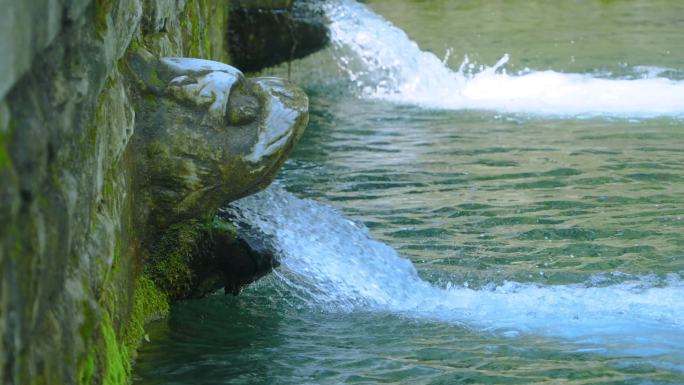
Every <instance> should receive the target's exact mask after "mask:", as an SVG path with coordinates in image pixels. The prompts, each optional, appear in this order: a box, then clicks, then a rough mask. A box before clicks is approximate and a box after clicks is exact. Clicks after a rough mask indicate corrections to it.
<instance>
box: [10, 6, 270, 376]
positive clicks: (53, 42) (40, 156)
mask: <svg viewBox="0 0 684 385" xmlns="http://www.w3.org/2000/svg"><path fill="white" fill-rule="evenodd" d="M265 6H267V5H265ZM0 9H2V10H3V12H2V13H1V15H0V32H1V33H0V52H3V54H2V55H0V68H2V69H3V71H2V73H1V74H0V336H1V338H2V345H1V348H0V381H2V383H3V384H76V383H78V384H122V383H126V382H127V381H128V379H129V374H130V368H131V366H130V362H131V359H132V358H133V356H134V355H135V349H136V347H137V345H138V343H139V341H140V339H141V337H142V336H143V333H144V331H143V325H144V323H145V322H147V321H149V320H151V319H154V318H157V317H161V316H164V314H165V313H167V312H168V306H169V304H168V294H167V293H166V292H165V291H164V290H160V288H159V284H158V283H156V282H155V281H154V280H153V279H152V278H154V277H152V278H150V275H149V274H145V273H144V272H145V271H146V267H145V261H146V260H148V259H149V258H150V254H154V252H152V251H150V247H149V245H150V244H153V243H154V241H155V239H156V238H162V235H163V233H164V229H159V228H150V227H149V226H148V225H147V222H146V221H145V220H144V218H141V216H144V215H143V213H141V209H140V208H141V207H142V206H141V203H140V202H144V200H145V199H147V197H146V196H145V194H144V193H143V192H141V191H140V189H139V188H138V185H137V183H138V181H136V180H135V178H133V177H132V175H135V173H136V170H137V169H138V168H139V167H140V154H139V153H137V152H136V149H135V148H134V146H132V145H131V143H132V142H134V141H135V139H136V110H135V108H134V100H133V99H134V98H135V95H134V94H135V93H134V92H133V91H132V90H131V83H130V81H129V80H128V79H129V76H128V75H127V73H128V72H127V71H129V70H128V66H127V57H128V56H129V55H130V54H131V52H132V51H135V50H140V49H142V50H145V51H146V52H149V53H151V54H152V55H154V56H156V57H159V56H186V57H198V58H208V59H213V60H218V61H223V62H228V61H229V58H228V52H229V50H228V47H227V32H226V31H228V17H229V4H228V1H225V0H79V1H67V0H43V1H39V0H27V1H14V0H2V1H1V4H0ZM281 163H282V162H281ZM259 186H260V187H263V186H262V185H259ZM227 198H230V197H227ZM143 211H144V210H143ZM211 216H212V214H211V213H206V215H205V216H204V217H202V218H196V219H195V222H192V223H196V222H197V221H199V222H200V223H203V225H202V226H205V224H206V223H208V222H207V221H210V220H211ZM216 229H219V230H221V229H224V230H225V231H226V232H228V233H229V232H230V229H229V228H226V227H225V225H224V224H220V225H219V226H217V227H213V228H212V229H211V231H218V230H216ZM174 231H176V230H174ZM191 242H192V240H191ZM174 248H178V245H175V246H174ZM155 258H157V259H159V258H160V257H159V255H158V252H157V255H156V257H155ZM162 258H163V256H162ZM166 278H168V277H166Z"/></svg>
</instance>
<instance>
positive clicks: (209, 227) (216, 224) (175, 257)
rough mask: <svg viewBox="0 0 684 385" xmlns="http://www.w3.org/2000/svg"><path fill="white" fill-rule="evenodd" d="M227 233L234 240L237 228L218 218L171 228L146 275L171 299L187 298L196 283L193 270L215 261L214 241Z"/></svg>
mask: <svg viewBox="0 0 684 385" xmlns="http://www.w3.org/2000/svg"><path fill="white" fill-rule="evenodd" d="M226 233H227V234H229V235H230V236H231V237H233V238H235V236H236V228H235V226H233V225H232V224H231V223H229V222H226V221H224V220H221V219H220V218H218V217H215V218H213V219H211V220H208V221H199V220H189V221H185V222H182V223H178V224H175V225H172V226H171V227H170V228H169V229H168V231H166V233H165V234H164V235H163V236H162V238H161V241H160V242H158V243H157V245H156V247H155V249H154V251H153V254H152V257H151V258H150V260H149V261H148V263H147V267H146V273H147V274H148V276H149V277H150V279H152V280H153V281H154V283H155V284H156V285H157V287H159V288H160V289H161V290H162V291H163V292H164V293H166V294H167V295H168V296H169V298H171V299H178V298H186V297H188V296H189V295H190V294H191V292H192V289H193V285H194V284H196V283H197V282H193V280H194V279H195V278H196V277H195V276H194V271H193V267H198V265H201V264H202V263H203V262H205V261H209V260H210V259H211V258H212V256H211V255H209V253H211V252H212V250H213V246H212V243H213V238H214V237H216V236H217V235H219V234H226Z"/></svg>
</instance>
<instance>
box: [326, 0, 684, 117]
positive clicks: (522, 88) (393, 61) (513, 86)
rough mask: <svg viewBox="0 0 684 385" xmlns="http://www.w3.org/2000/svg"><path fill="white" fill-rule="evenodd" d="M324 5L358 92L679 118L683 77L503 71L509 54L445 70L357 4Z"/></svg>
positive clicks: (454, 104)
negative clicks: (473, 68) (480, 65)
mask: <svg viewBox="0 0 684 385" xmlns="http://www.w3.org/2000/svg"><path fill="white" fill-rule="evenodd" d="M324 10H325V13H326V15H327V17H328V18H329V19H330V31H331V42H332V44H333V46H334V47H335V51H336V55H337V56H338V64H339V66H340V68H341V69H342V70H343V71H344V72H345V73H346V74H347V75H348V77H349V79H350V80H351V81H352V82H353V83H354V84H355V85H356V86H357V87H358V89H359V90H360V92H361V94H362V95H363V96H364V97H368V98H373V99H381V100H387V101H391V102H396V103H402V104H415V105H418V106H423V107H428V108H440V109H456V110H460V109H484V110H495V111H502V112H514V113H526V114H535V115H552V116H553V115H557V116H567V115H570V116H594V115H611V116H626V117H654V116H677V117H681V116H684V81H674V80H670V79H666V78H662V77H658V76H659V75H660V73H653V72H652V71H651V72H649V73H647V74H644V77H643V78H641V79H630V80H626V79H624V80H623V79H604V78H597V77H592V76H590V75H584V74H568V73H560V72H555V71H528V72H526V73H524V74H520V75H509V74H507V73H506V71H505V69H504V66H505V64H506V62H507V61H508V55H503V54H504V53H502V55H503V58H502V59H501V60H500V61H499V62H498V63H496V64H495V65H494V66H492V67H489V68H486V69H484V70H482V71H480V72H478V73H475V74H467V69H468V68H469V66H468V62H467V59H466V61H465V62H464V65H462V66H461V69H460V70H459V71H453V70H451V69H449V68H448V67H447V66H446V65H445V64H444V63H443V62H442V60H440V59H439V58H437V57H436V56H435V55H433V54H432V53H429V52H424V51H422V50H421V49H420V48H419V47H418V45H417V44H416V43H415V42H414V41H412V40H411V39H409V37H408V36H407V35H406V34H405V33H404V31H402V30H401V29H399V28H396V27H395V26H393V25H392V24H391V23H389V22H388V21H386V20H385V19H383V18H382V17H381V16H379V15H377V14H375V13H373V12H372V11H370V10H369V9H368V8H366V7H365V6H364V5H362V4H359V3H356V2H355V1H353V0H339V1H335V2H330V3H327V4H325V5H324ZM644 68H646V67H644ZM661 72H662V71H661Z"/></svg>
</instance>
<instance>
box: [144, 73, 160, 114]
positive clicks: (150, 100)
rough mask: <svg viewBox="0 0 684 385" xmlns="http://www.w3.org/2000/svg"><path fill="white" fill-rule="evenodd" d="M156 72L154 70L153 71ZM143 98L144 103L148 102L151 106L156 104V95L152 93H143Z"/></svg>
mask: <svg viewBox="0 0 684 385" xmlns="http://www.w3.org/2000/svg"><path fill="white" fill-rule="evenodd" d="M155 74H156V72H155ZM143 99H145V103H147V104H149V105H150V106H152V107H156V106H157V97H156V96H154V95H152V94H144V95H143Z"/></svg>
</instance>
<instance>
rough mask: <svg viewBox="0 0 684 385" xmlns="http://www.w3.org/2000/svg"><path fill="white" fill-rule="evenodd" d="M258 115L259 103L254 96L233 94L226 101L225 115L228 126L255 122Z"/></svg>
mask: <svg viewBox="0 0 684 385" xmlns="http://www.w3.org/2000/svg"><path fill="white" fill-rule="evenodd" d="M258 114H259V101H258V100H257V98H255V97H254V96H249V95H243V94H242V93H240V92H233V93H232V94H231V95H230V100H229V101H228V108H227V109H226V115H227V118H228V124H230V125H231V126H241V125H244V124H247V123H251V122H253V121H255V120H256V118H257V116H258Z"/></svg>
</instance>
